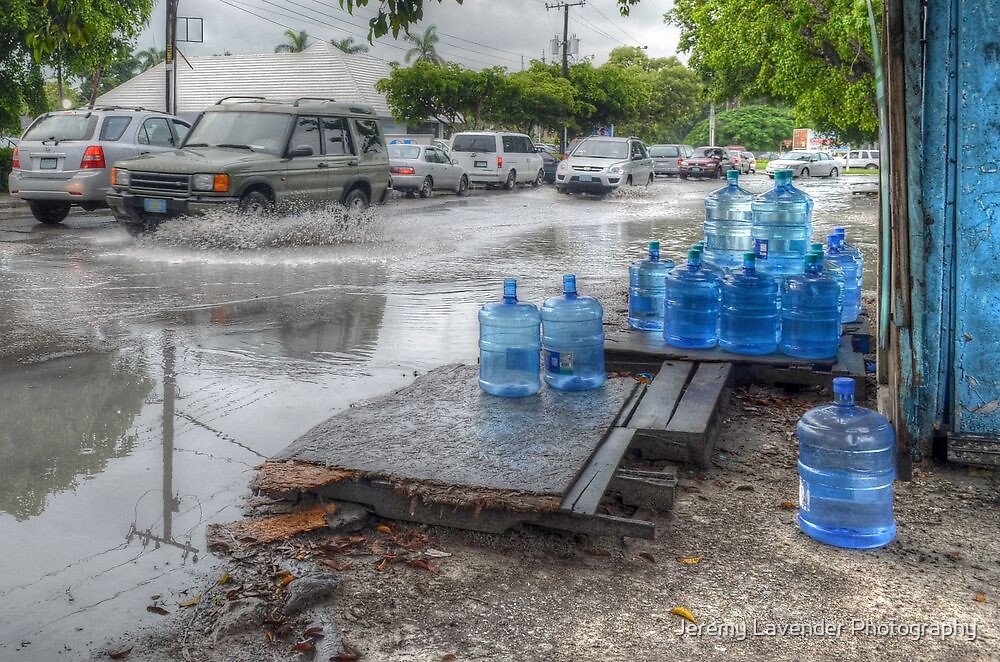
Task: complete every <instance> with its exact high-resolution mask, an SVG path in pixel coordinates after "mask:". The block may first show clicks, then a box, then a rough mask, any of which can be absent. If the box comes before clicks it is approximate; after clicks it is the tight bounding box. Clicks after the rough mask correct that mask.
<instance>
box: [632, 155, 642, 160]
mask: <svg viewBox="0 0 1000 662" xmlns="http://www.w3.org/2000/svg"><path fill="white" fill-rule="evenodd" d="M632 160H633V161H642V154H633V155H632Z"/></svg>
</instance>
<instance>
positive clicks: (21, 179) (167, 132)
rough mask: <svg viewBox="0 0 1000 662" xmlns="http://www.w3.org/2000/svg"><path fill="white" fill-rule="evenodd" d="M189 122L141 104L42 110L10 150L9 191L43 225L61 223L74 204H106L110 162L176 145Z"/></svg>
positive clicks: (184, 133)
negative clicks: (138, 105) (42, 112)
mask: <svg viewBox="0 0 1000 662" xmlns="http://www.w3.org/2000/svg"><path fill="white" fill-rule="evenodd" d="M190 126H191V125H190V124H188V123H187V122H185V121H184V120H182V119H180V118H178V117H173V116H171V115H166V114H164V113H158V112H155V111H151V110H146V109H144V108H122V107H118V106H106V107H101V108H90V109H86V108H84V109H79V110H66V111H59V112H54V113H45V114H44V115H41V116H40V117H38V118H36V119H35V121H34V122H32V123H31V125H30V126H29V127H28V129H27V130H26V131H25V132H24V136H23V137H22V138H21V140H20V143H19V144H18V145H17V147H16V148H15V150H14V156H13V163H12V169H11V173H10V175H9V176H8V179H7V183H8V186H9V189H8V190H9V191H10V193H11V195H12V196H16V197H18V198H20V199H22V200H24V201H26V202H27V203H28V204H29V206H30V207H31V213H32V215H33V216H34V217H35V218H36V219H38V220H39V221H41V222H42V223H50V224H54V223H61V222H62V221H63V219H65V218H66V215H67V214H69V210H70V207H72V206H74V205H75V206H79V207H82V208H84V209H86V210H88V211H89V210H93V209H99V208H101V207H104V206H106V205H107V202H106V197H105V196H106V195H107V192H108V187H109V186H110V184H111V165H112V164H113V163H114V162H115V161H117V160H119V159H127V158H130V157H133V156H138V155H140V154H156V153H159V152H168V151H171V150H174V149H177V146H178V145H180V143H181V140H183V139H184V136H185V135H186V134H187V132H188V130H189V129H190Z"/></svg>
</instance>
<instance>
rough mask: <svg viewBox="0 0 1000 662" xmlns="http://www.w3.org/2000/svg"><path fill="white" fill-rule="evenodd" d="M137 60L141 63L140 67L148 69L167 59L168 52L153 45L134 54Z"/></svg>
mask: <svg viewBox="0 0 1000 662" xmlns="http://www.w3.org/2000/svg"><path fill="white" fill-rule="evenodd" d="M133 57H134V58H135V60H136V62H138V64H139V69H141V70H142V71H146V70H147V69H152V68H153V67H155V66H156V65H158V64H159V63H161V62H163V61H164V60H166V59H167V52H166V51H160V50H157V49H155V48H153V47H152V46H150V47H149V48H147V49H145V50H142V51H139V52H137V53H134V54H133Z"/></svg>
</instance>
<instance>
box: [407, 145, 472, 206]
mask: <svg viewBox="0 0 1000 662" xmlns="http://www.w3.org/2000/svg"><path fill="white" fill-rule="evenodd" d="M389 175H390V176H391V177H392V187H393V188H394V189H396V190H397V191H402V192H404V193H406V194H407V195H409V196H411V197H412V196H413V195H414V194H416V193H419V194H420V197H421V198H429V197H431V194H432V193H433V192H434V191H442V190H443V191H454V192H455V193H457V194H458V195H465V192H466V191H467V190H468V188H469V177H468V175H466V174H465V168H463V167H462V166H460V165H458V162H457V161H455V160H453V159H452V158H451V156H450V155H449V154H448V152H446V151H444V150H443V149H440V148H438V147H434V146H430V145H410V144H406V145H389Z"/></svg>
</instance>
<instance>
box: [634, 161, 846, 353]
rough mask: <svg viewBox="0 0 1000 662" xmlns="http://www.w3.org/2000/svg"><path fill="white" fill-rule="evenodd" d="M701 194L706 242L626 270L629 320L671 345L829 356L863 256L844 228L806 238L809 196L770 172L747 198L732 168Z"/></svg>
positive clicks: (653, 246) (655, 247) (653, 255)
mask: <svg viewBox="0 0 1000 662" xmlns="http://www.w3.org/2000/svg"><path fill="white" fill-rule="evenodd" d="M726 179H727V185H726V186H725V187H723V188H721V189H719V190H717V191H714V192H712V193H711V194H709V196H708V197H707V198H706V199H705V241H704V242H699V243H698V244H695V245H694V246H692V247H691V250H689V251H688V259H687V261H686V262H684V263H682V264H680V265H676V266H675V265H674V264H673V262H671V261H670V260H668V259H662V258H661V257H660V245H659V242H656V241H653V242H650V244H649V257H648V259H646V260H641V261H638V262H635V263H633V264H632V265H631V267H630V268H629V324H630V326H631V327H632V328H634V329H640V330H644V331H659V332H661V333H662V334H663V339H664V341H665V342H666V343H667V344H669V345H672V346H674V347H680V348H685V349H705V348H711V347H716V346H719V347H721V348H722V349H724V350H726V351H728V352H733V353H736V354H749V355H759V354H769V353H772V352H774V351H781V352H782V353H784V354H787V355H789V356H794V357H797V358H804V359H830V358H835V357H836V356H837V353H838V351H839V348H840V334H841V325H842V324H844V323H847V322H853V321H855V320H856V319H857V318H858V314H859V313H860V310H861V274H862V258H861V253H860V251H858V250H857V249H856V248H854V247H852V246H848V245H847V244H846V242H845V232H844V229H843V228H837V229H836V230H835V232H834V233H832V234H830V235H829V236H828V237H827V242H826V244H825V245H824V244H811V243H810V239H811V238H812V208H813V202H812V198H810V197H809V195H807V194H806V193H804V192H803V191H800V190H799V189H798V188H796V187H795V186H793V185H792V171H791V170H778V171H776V172H775V176H774V188H773V189H771V190H770V191H767V192H766V193H763V194H761V195H756V196H755V195H754V194H753V193H750V192H749V191H747V190H746V189H744V188H742V187H741V186H740V184H739V172H737V171H735V170H730V171H729V172H728V173H727V175H726Z"/></svg>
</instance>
